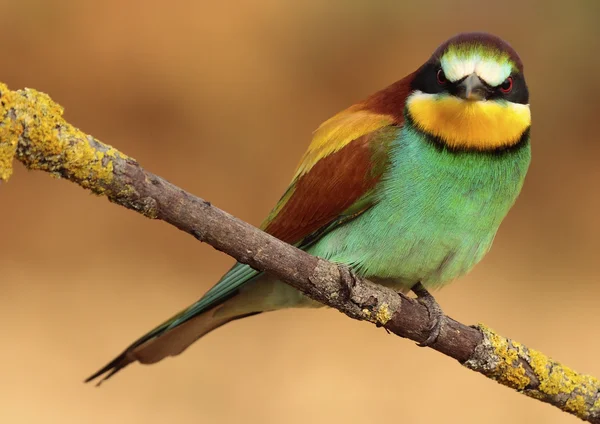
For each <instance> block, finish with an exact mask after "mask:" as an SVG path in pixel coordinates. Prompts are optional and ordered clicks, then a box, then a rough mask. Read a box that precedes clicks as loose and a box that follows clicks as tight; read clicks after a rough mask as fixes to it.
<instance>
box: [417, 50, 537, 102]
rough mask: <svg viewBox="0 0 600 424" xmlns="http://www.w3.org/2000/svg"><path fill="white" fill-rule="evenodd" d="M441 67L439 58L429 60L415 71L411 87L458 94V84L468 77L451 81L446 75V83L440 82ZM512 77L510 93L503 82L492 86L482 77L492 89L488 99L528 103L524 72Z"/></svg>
mask: <svg viewBox="0 0 600 424" xmlns="http://www.w3.org/2000/svg"><path fill="white" fill-rule="evenodd" d="M440 69H441V64H440V61H439V60H430V61H428V62H427V63H425V64H424V65H423V66H421V68H419V69H418V71H417V72H416V73H415V76H414V78H413V81H412V83H411V88H412V89H413V90H419V91H422V92H423V93H428V94H441V93H448V94H449V95H453V94H456V86H457V85H458V84H460V83H461V82H462V81H464V79H465V78H466V77H463V78H461V79H460V80H458V81H454V82H452V81H450V80H449V79H448V77H446V81H445V83H444V84H440V83H439V82H438V77H437V75H438V70H440ZM444 75H445V74H444ZM511 77H512V78H513V86H512V89H511V90H510V91H509V92H508V93H503V92H502V91H501V90H500V85H502V84H500V85H498V86H492V85H490V84H488V83H487V81H485V80H484V79H481V82H482V83H483V84H484V85H485V87H486V88H488V89H489V90H490V95H489V97H488V99H489V100H495V99H503V100H507V101H510V102H513V103H522V104H528V103H529V90H528V88H527V84H526V83H525V78H524V77H523V74H522V73H520V72H514V73H513V74H511ZM503 82H504V81H503Z"/></svg>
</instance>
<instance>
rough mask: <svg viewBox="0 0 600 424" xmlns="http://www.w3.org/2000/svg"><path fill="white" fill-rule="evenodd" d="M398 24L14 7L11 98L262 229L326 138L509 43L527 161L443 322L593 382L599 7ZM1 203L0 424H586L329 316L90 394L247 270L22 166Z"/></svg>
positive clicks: (1, 9)
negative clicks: (27, 94)
mask: <svg viewBox="0 0 600 424" xmlns="http://www.w3.org/2000/svg"><path fill="white" fill-rule="evenodd" d="M404 3H406V2H398V1H395V2H392V1H372V0H364V1H348V0H336V1H333V0H328V1H320V0H311V1H302V2H293V1H282V0H253V1H239V0H238V1H222V2H213V1H210V2H209V1H183V0H170V1H168V2H152V1H137V0H135V1H133V0H132V1H125V2H123V1H117V0H108V1H107V0H103V1H82V0H69V1H57V0H54V1H51V0H18V1H17V0H0V23H1V25H0V40H1V46H2V53H1V54H0V69H1V73H0V80H1V81H3V82H5V83H7V84H8V85H9V86H10V87H11V88H13V89H18V88H22V87H32V88H36V89H38V90H42V91H45V92H47V93H49V94H50V95H51V96H52V97H53V98H54V99H55V100H56V101H58V102H59V103H61V104H62V105H63V106H64V107H65V108H66V118H67V119H68V120H69V121H70V122H71V123H73V124H74V125H76V126H78V127H79V128H81V129H83V130H84V131H86V132H88V133H91V134H93V135H94V136H96V137H98V138H99V139H101V140H103V141H105V142H107V143H109V144H112V145H114V146H116V147H117V148H119V149H121V150H122V151H124V152H126V153H127V154H129V155H131V156H133V157H135V158H136V159H138V160H139V161H140V162H141V163H142V164H143V165H144V166H145V167H147V168H148V169H149V170H152V171H153V172H155V173H157V174H159V175H161V176H163V177H165V178H167V179H168V180H170V181H171V182H173V183H175V184H178V185H180V186H181V187H183V188H185V189H186V190H189V191H191V192H193V193H196V194H198V195H200V196H202V197H204V198H206V199H208V200H210V201H212V202H213V203H214V204H216V205H217V206H219V207H221V208H223V209H225V210H226V211H228V212H230V213H233V214H234V215H236V216H238V217H240V218H242V219H245V220H247V221H249V222H251V223H253V224H259V223H260V222H261V220H262V218H263V217H264V216H265V215H266V213H267V212H268V211H269V210H270V208H271V207H272V206H273V204H274V203H275V201H276V200H277V199H278V198H279V196H280V194H281V193H282V192H283V190H284V189H285V187H286V186H287V184H288V182H289V179H290V177H291V174H292V172H293V169H294V167H295V165H296V163H297V161H298V159H299V157H300V155H301V154H302V152H303V151H304V149H305V147H306V146H307V144H308V141H309V137H310V134H311V131H312V130H313V129H314V128H315V127H316V126H317V125H318V124H319V123H320V122H321V121H323V120H324V119H326V118H327V117H329V116H330V115H332V114H333V113H335V112H337V111H338V110H340V109H342V108H344V107H346V106H348V105H349V104H351V103H353V102H355V101H357V100H359V99H361V98H363V97H364V96H366V95H368V94H370V93H372V92H374V91H375V90H377V89H379V88H382V87H384V86H386V85H387V84H389V83H391V82H393V81H395V80H397V79H399V78H401V77H403V76H404V75H405V74H407V73H409V72H410V71H412V70H414V69H415V68H416V67H417V66H418V65H420V64H421V63H422V62H423V61H424V60H426V59H427V57H428V56H429V54H430V53H431V52H432V51H433V49H434V48H435V47H436V46H437V45H438V44H439V43H441V42H442V41H444V40H445V39H446V38H448V37H449V36H451V35H453V34H455V33H456V32H460V31H468V30H486V31H489V32H493V33H496V34H498V35H500V36H502V37H503V38H505V39H507V40H508V41H510V42H511V43H512V44H513V46H514V47H515V48H516V49H517V50H518V51H519V52H520V54H521V56H522V58H523V60H524V62H525V65H526V74H527V78H528V82H529V85H530V90H531V93H532V96H531V103H532V108H533V113H534V129H533V144H534V159H533V163H532V167H531V171H530V174H529V177H528V180H527V182H526V185H525V188H524V191H523V193H522V196H521V197H520V200H519V201H518V203H517V205H516V206H515V208H514V209H513V211H512V212H511V214H510V215H509V217H508V218H507V220H506V221H505V224H504V225H503V227H502V228H501V231H500V233H499V235H498V237H497V239H496V243H495V246H494V248H493V249H492V252H491V253H490V255H489V256H488V257H487V258H486V260H484V262H483V263H482V264H481V265H479V266H478V267H477V268H476V269H475V271H474V272H472V273H471V274H470V275H469V276H468V277H466V278H463V279H461V280H460V281H458V282H456V283H455V284H454V285H452V286H450V287H449V288H447V289H445V290H443V291H441V292H439V293H438V294H437V296H438V300H439V301H440V303H441V304H442V305H443V307H444V309H445V311H446V312H447V313H449V314H450V315H452V316H453V317H455V318H457V319H459V320H461V321H463V322H465V323H476V322H484V323H486V324H488V325H489V326H491V327H492V328H494V329H496V330H498V331H499V332H501V333H502V334H505V335H507V336H510V337H513V338H515V339H516V340H519V341H521V342H524V343H526V344H528V345H529V346H531V347H534V348H538V349H540V350H542V351H544V352H545V353H547V354H549V355H551V356H553V357H554V358H556V359H558V360H560V361H563V362H564V363H566V364H568V365H570V366H572V367H573V368H575V369H577V370H579V371H581V372H586V373H590V374H593V375H596V376H599V377H600V360H598V352H600V340H599V338H598V337H597V334H598V326H597V323H598V321H599V319H600V308H598V307H597V305H598V303H599V299H598V298H599V296H600V277H599V276H598V257H599V253H600V245H599V243H600V242H599V239H600V221H599V219H598V208H599V207H600V200H599V198H598V192H599V185H600V167H598V154H599V153H600V137H599V136H598V134H597V128H598V125H597V123H598V118H599V115H598V112H599V106H598V101H599V100H600V55H599V54H598V52H599V51H600V25H599V24H598V22H600V2H598V1H596V0H587V1H583V0H581V1H573V2H566V1H564V0H556V1H544V2H524V1H504V2H485V1H481V0H480V1H474V0H469V1H468V0H455V1H451V2H449V1H443V0H439V1H425V0H421V1H418V2H410V3H411V4H410V5H405V4H404ZM0 202H1V203H0V204H1V207H0V227H1V228H0V232H1V233H2V234H3V236H4V238H3V239H2V240H0V250H1V252H0V253H1V254H0V272H1V274H0V278H1V280H0V288H1V293H2V294H1V295H0V319H1V321H2V323H3V328H2V346H3V348H2V350H0V376H1V377H0V422H2V423H11V424H12V423H40V422H43V423H61V424H68V423H124V422H134V423H137V422H143V423H148V424H152V423H161V424H162V423H174V422H197V423H240V422H245V423H313V422H314V423H326V422H327V423H332V422H335V423H337V422H340V423H371V422H380V421H381V420H386V421H387V420H393V421H398V422H402V423H430V422H444V423H477V424H479V423H506V422H536V423H575V422H577V420H576V419H575V418H573V417H571V416H568V415H566V414H563V413H561V412H559V411H558V410H555V409H554V408H551V407H549V406H547V405H543V404H541V403H538V402H536V401H534V400H531V399H527V398H525V397H524V396H521V395H519V394H516V393H513V392H512V391H510V390H508V389H506V388H503V387H501V386H499V385H496V384H495V383H493V382H492V381H490V380H487V379H485V378H483V377H481V376H479V375H477V374H475V373H472V372H470V371H467V370H465V369H463V368H461V367H460V366H459V365H458V364H457V363H455V362H454V361H453V360H450V359H448V358H446V357H443V356H442V355H440V354H437V353H435V352H433V351H431V350H428V349H419V348H417V347H416V346H415V345H414V344H413V343H412V342H409V341H405V340H401V339H399V338H396V337H392V336H388V335H386V333H385V332H384V331H383V330H377V329H375V328H374V327H373V326H371V325H368V324H364V323H358V322H353V321H351V320H349V319H346V318H345V317H343V316H342V315H340V314H339V313H336V312H335V311H331V310H319V311H306V310H302V311H286V312H280V313H273V314H264V315H261V316H258V317H254V318H250V319H247V320H243V321H239V322H237V323H234V324H232V325H228V326H226V327H224V328H223V329H221V330H219V331H217V332H214V333H212V334H210V335H209V336H207V337H206V338H205V339H203V340H202V341H201V342H199V343H197V344H196V345H194V346H193V348H191V349H190V350H188V351H187V352H186V353H185V354H184V355H182V356H180V357H177V358H175V359H170V360H166V361H164V362H161V363H160V364H157V365H154V366H150V367H146V366H140V365H137V364H136V365H133V366H131V367H129V368H127V369H126V370H125V371H124V372H122V373H120V374H119V375H118V376H117V377H116V378H114V379H113V380H111V381H110V382H108V383H107V384H105V385H104V386H103V387H102V388H101V389H99V390H98V389H95V388H94V387H93V386H89V385H84V384H82V380H83V379H84V378H85V377H87V376H88V375H89V374H90V373H91V372H93V371H95V370H96V369H98V368H99V367H100V366H102V365H104V364H105V363H106V362H107V361H108V360H109V359H111V358H112V357H113V356H114V355H115V354H117V353H119V352H120V351H121V349H123V348H124V347H125V346H126V345H127V344H129V343H130V342H131V341H133V340H134V339H135V338H137V337H138V336H140V335H142V334H143V333H145V332H146V331H147V330H149V329H150V328H152V327H153V326H154V325H156V324H158V323H159V322H161V321H162V320H163V319H165V318H167V317H168V316H170V315H172V314H173V313H174V312H176V311H178V310H179V309H181V308H183V307H184V306H187V305H188V304H189V303H191V302H193V301H195V300H196V299H197V298H198V297H199V296H200V295H201V294H202V293H203V292H204V291H205V290H206V289H207V288H208V287H209V286H210V285H211V284H212V283H214V281H215V280H216V279H217V278H218V277H219V276H220V275H221V273H223V272H224V271H225V270H226V269H227V267H228V266H229V265H230V264H231V263H232V260H231V259H230V258H229V257H227V256H226V255H224V254H221V253H219V252H216V251H215V250H213V249H212V248H210V247H209V246H206V245H202V244H200V243H198V242H196V241H195V240H194V239H193V238H192V237H190V236H188V235H186V234H183V233H181V232H179V231H177V230H175V229H174V228H171V227H169V226H168V225H166V224H164V223H160V222H154V221H150V220H147V219H144V218H142V217H141V216H140V215H137V214H135V213H133V212H130V211H127V210H125V209H122V208H120V207H117V206H115V205H112V204H110V203H109V202H108V201H106V200H105V199H103V198H98V197H95V196H92V195H89V194H88V193H86V192H85V191H83V190H82V189H80V188H79V187H77V186H75V185H73V184H70V183H68V182H66V181H59V180H56V179H53V178H50V176H49V175H47V174H44V173H40V172H27V171H26V170H25V169H24V168H23V167H22V166H20V165H17V166H16V172H15V175H14V177H13V179H12V180H11V181H10V183H9V184H6V185H4V184H3V185H2V186H0ZM7 237H8V238H7Z"/></svg>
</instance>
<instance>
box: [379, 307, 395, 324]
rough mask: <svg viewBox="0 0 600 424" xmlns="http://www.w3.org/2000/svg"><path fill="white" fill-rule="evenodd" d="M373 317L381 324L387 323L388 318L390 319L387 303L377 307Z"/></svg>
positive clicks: (390, 314)
mask: <svg viewBox="0 0 600 424" xmlns="http://www.w3.org/2000/svg"><path fill="white" fill-rule="evenodd" d="M375 319H376V320H377V322H378V323H380V324H381V325H385V324H387V322H388V321H389V320H391V319H392V313H391V312H390V308H389V305H388V304H387V303H385V302H384V303H382V304H381V306H379V309H377V314H375Z"/></svg>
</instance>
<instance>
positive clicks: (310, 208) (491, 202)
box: [85, 32, 531, 385]
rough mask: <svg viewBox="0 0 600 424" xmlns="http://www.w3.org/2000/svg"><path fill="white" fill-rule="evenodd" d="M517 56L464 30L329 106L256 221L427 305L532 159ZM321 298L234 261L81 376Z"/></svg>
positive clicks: (476, 256)
mask: <svg viewBox="0 0 600 424" xmlns="http://www.w3.org/2000/svg"><path fill="white" fill-rule="evenodd" d="M523 72H524V71H523V63H522V61H521V59H520V57H519V55H518V54H517V53H516V51H515V50H514V49H513V48H512V47H511V46H510V45H509V44H508V43H507V42H506V41H504V40H503V39H501V38H500V37H498V36H496V35H492V34H489V33H485V32H466V33H460V34H457V35H454V36H452V37H451V38H449V39H448V40H447V41H445V42H443V43H442V44H441V45H440V46H439V47H438V48H437V49H435V51H434V52H433V54H432V55H431V56H430V58H429V59H428V60H427V61H426V62H425V63H424V64H422V65H421V66H419V67H418V68H417V69H416V70H415V71H414V72H412V73H410V74H408V75H407V76H405V77H404V78H402V79H400V80H398V81H396V82H394V83H392V84H391V85H389V86H388V87H386V88H383V89H381V90H380V91H378V92H376V93H375V94H373V95H371V96H368V97H366V98H365V99H364V100H362V101H359V102H357V103H355V104H353V105H352V106H350V107H348V108H346V109H345V110H342V111H341V112H339V113H337V114H335V115H334V116H333V117H331V118H330V119H328V120H327V121H325V122H324V123H322V124H321V125H320V126H319V127H318V128H317V129H316V130H315V131H314V132H313V136H312V140H311V142H310V144H309V146H308V149H307V150H306V152H305V153H304V155H303V156H302V158H301V160H300V163H299V165H298V166H297V168H296V171H295V173H294V174H293V178H292V181H291V183H290V185H289V186H288V188H287V190H286V191H285V192H284V194H283V196H282V197H281V198H280V200H279V201H278V202H277V204H276V205H275V207H274V208H273V209H272V211H271V212H270V214H269V215H268V216H267V218H266V219H265V220H264V222H263V223H262V225H261V226H260V228H261V229H262V230H263V231H265V232H267V233H269V234H271V235H272V236H274V237H276V238H278V239H280V240H282V241H284V242H286V243H289V244H292V245H294V246H296V247H298V248H300V249H302V250H304V251H306V252H308V253H310V254H312V255H315V256H318V257H321V258H324V259H327V260H329V261H332V262H334V263H337V264H340V266H345V267H347V269H349V270H350V271H351V272H352V273H354V274H355V275H356V276H360V277H363V278H367V279H369V280H371V281H374V282H376V283H379V284H383V285H385V286H388V287H391V288H393V289H394V290H396V291H398V292H402V293H408V292H410V291H413V292H414V293H415V294H416V295H417V299H418V300H419V301H422V303H424V304H425V306H427V307H428V310H429V311H430V316H432V323H431V332H430V334H429V337H428V338H427V340H426V341H425V342H424V343H422V345H431V344H434V343H435V341H436V339H437V336H438V335H439V332H440V329H441V327H442V326H443V322H444V314H443V312H442V310H441V308H440V307H439V305H438V304H437V302H436V301H435V298H434V297H433V295H431V294H430V291H432V290H436V289H439V288H441V287H443V286H445V285H446V284H448V283H449V282H452V281H454V280H456V279H457V278H458V277H461V276H463V275H465V274H467V273H468V272H469V271H470V270H471V269H472V268H473V267H474V266H475V265H476V264H477V263H478V262H479V261H480V260H481V259H482V258H483V257H484V256H485V255H486V253H487V252H488V251H489V250H490V248H491V246H492V242H493V240H494V237H495V235H496V233H497V231H498V228H499V226H500V224H501V222H502V221H503V220H504V218H505V217H506V215H507V213H508V212H509V210H510V209H511V208H512V206H513V205H514V203H515V201H516V199H517V197H518V196H519V194H520V192H521V188H522V186H523V184H524V181H525V176H526V174H527V170H528V168H529V164H530V161H531V143H530V128H531V112H530V106H529V90H528V88H527V84H526V82H525V77H524V73H523ZM319 306H322V305H321V304H319V303H317V302H316V301H314V300H312V299H310V298H308V297H306V296H305V295H304V294H302V293H301V292H299V291H297V290H296V289H294V288H292V287H291V286H289V285H287V284H286V283H285V282H282V281H279V280H277V278H275V277H273V276H271V275H269V274H267V273H264V272H261V271H259V270H256V269H253V268H251V267H250V266H248V265H245V264H242V263H239V262H238V263H236V264H235V265H234V266H233V267H232V268H231V269H230V270H229V271H228V272H227V273H226V274H225V275H224V276H223V277H222V278H221V279H220V280H219V281H218V282H217V283H216V284H215V285H214V286H213V287H212V288H211V289H210V290H208V291H207V292H206V293H205V294H204V296H202V297H201V298H200V299H199V300H198V301H197V302H195V303H193V304H192V305H191V306H189V307H188V308H186V309H184V310H182V311H181V312H179V313H178V314H176V315H175V316H173V317H172V318H170V319H168V320H167V321H165V322H164V323H162V324H161V325H159V326H158V327H156V328H155V329H153V330H152V331H150V332H148V333H147V334H145V335H144V336H142V337H141V338H139V339H138V340H136V341H135V342H133V343H132V344H131V345H130V346H128V347H127V348H126V349H125V350H124V351H123V352H122V353H121V354H120V355H118V356H117V357H116V358H115V359H113V360H112V361H111V362H109V363H108V364H107V365H106V366H105V367H103V368H101V369H100V370H99V371H98V372H96V373H94V374H93V375H91V376H90V377H89V378H87V379H86V380H85V381H86V382H90V381H93V380H96V379H98V380H99V381H98V385H99V384H100V383H102V382H103V381H105V380H107V379H108V378H110V377H112V376H113V375H114V374H115V373H117V372H119V371H120V370H122V369H123V368H124V367H126V366H127V365H129V364H131V363H133V362H136V361H137V362H139V363H142V364H153V363H156V362H158V361H160V360H162V359H164V358H167V357H169V356H175V355H178V354H180V353H182V352H183V351H185V350H186V349H187V348H188V347H189V346H190V345H192V344H193V343H194V342H195V341H196V340H198V339H199V338H201V337H202V336H204V335H206V334H208V333H209V332H211V331H213V330H215V329H217V328H219V327H221V326H223V325H224V324H226V323H229V322H232V321H235V320H238V319H242V318H246V317H250V316H253V315H256V314H260V313H262V312H267V311H275V310H280V309H284V308H305V307H319Z"/></svg>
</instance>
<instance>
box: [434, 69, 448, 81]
mask: <svg viewBox="0 0 600 424" xmlns="http://www.w3.org/2000/svg"><path fill="white" fill-rule="evenodd" d="M436 78H437V82H438V84H439V85H444V84H446V82H447V81H448V80H447V79H446V74H444V71H443V70H442V69H441V68H440V69H438V71H437V74H436Z"/></svg>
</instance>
